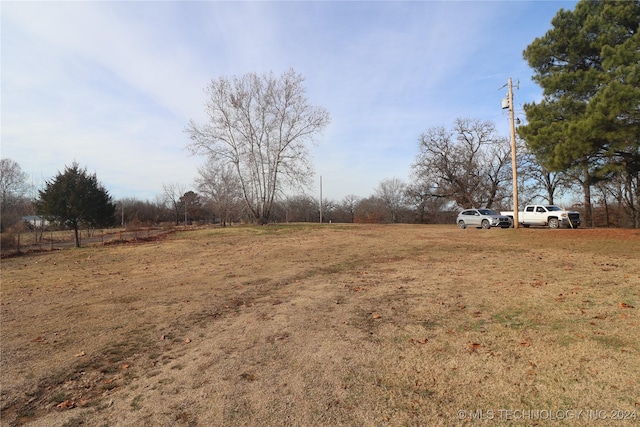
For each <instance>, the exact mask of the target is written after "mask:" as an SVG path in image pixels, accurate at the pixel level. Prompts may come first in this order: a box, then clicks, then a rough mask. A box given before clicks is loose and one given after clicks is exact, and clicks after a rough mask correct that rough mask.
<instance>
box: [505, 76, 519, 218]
mask: <svg viewBox="0 0 640 427" xmlns="http://www.w3.org/2000/svg"><path fill="white" fill-rule="evenodd" d="M508 86H509V121H510V122H511V172H512V175H513V228H515V229H517V228H518V227H519V225H520V221H518V171H517V162H516V125H515V121H514V120H515V119H514V112H513V84H512V83H511V77H509V83H508Z"/></svg>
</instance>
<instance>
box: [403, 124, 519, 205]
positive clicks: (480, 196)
mask: <svg viewBox="0 0 640 427" xmlns="http://www.w3.org/2000/svg"><path fill="white" fill-rule="evenodd" d="M411 167H412V170H413V176H414V179H415V181H416V182H418V183H422V185H427V186H428V187H429V193H430V194H431V195H433V196H435V197H442V198H446V199H449V200H451V201H453V202H455V203H456V204H457V205H458V206H459V207H464V208H468V207H472V206H475V207H492V206H493V205H494V204H499V203H500V202H501V201H502V200H503V199H505V198H506V197H508V190H509V189H510V188H509V183H510V179H511V154H510V145H509V142H508V140H507V139H506V138H504V137H499V136H497V134H496V129H495V125H494V124H493V123H492V122H490V121H482V120H479V119H461V118H459V119H456V121H455V123H454V126H453V129H452V130H447V129H445V128H443V127H435V128H431V129H429V130H427V132H425V133H423V134H422V135H421V136H420V143H419V152H418V155H417V156H416V161H415V162H414V163H413V164H412V166H411Z"/></svg>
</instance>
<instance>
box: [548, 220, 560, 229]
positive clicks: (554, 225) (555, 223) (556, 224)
mask: <svg viewBox="0 0 640 427" xmlns="http://www.w3.org/2000/svg"><path fill="white" fill-rule="evenodd" d="M558 227H560V223H559V222H558V218H550V219H549V228H558Z"/></svg>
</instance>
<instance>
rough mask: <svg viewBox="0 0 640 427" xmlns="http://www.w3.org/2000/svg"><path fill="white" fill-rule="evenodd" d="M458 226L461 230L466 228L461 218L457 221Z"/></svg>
mask: <svg viewBox="0 0 640 427" xmlns="http://www.w3.org/2000/svg"><path fill="white" fill-rule="evenodd" d="M458 227H460V228H462V229H463V230H464V229H465V228H467V226H466V225H465V223H464V221H463V220H460V221H458Z"/></svg>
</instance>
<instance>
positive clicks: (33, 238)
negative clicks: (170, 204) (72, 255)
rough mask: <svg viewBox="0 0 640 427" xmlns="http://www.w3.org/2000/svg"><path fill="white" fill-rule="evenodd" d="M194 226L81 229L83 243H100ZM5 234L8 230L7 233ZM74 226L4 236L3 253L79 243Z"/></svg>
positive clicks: (155, 235)
mask: <svg viewBox="0 0 640 427" xmlns="http://www.w3.org/2000/svg"><path fill="white" fill-rule="evenodd" d="M187 229H191V228H189V227H149V228H141V229H136V230H126V229H103V230H79V231H78V233H79V240H80V245H81V246H100V245H112V244H118V243H126V242H132V241H149V240H157V239H158V238H161V237H163V236H166V235H168V234H171V233H174V232H176V231H178V230H187ZM3 234H5V233H3ZM75 245H76V241H75V235H74V232H73V230H63V231H43V230H33V231H20V232H14V233H13V234H12V235H10V236H3V239H2V248H1V253H2V257H3V258H4V257H8V256H14V255H19V254H24V253H31V252H41V251H54V250H62V249H69V248H72V247H75Z"/></svg>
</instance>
